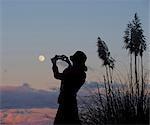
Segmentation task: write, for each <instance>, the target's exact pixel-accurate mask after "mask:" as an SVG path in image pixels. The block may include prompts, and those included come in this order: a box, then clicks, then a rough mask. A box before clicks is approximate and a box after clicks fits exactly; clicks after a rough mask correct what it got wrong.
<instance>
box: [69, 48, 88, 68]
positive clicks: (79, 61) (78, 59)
mask: <svg viewBox="0 0 150 125" xmlns="http://www.w3.org/2000/svg"><path fill="white" fill-rule="evenodd" d="M70 60H71V61H72V62H73V64H76V65H79V66H81V67H84V68H85V71H86V70H87V67H86V66H85V62H86V60H87V57H86V55H85V53H84V52H82V51H77V52H75V54H74V55H72V56H70Z"/></svg>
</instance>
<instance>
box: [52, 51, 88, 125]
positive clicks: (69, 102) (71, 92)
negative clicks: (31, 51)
mask: <svg viewBox="0 0 150 125" xmlns="http://www.w3.org/2000/svg"><path fill="white" fill-rule="evenodd" d="M58 59H61V60H63V61H66V62H67V63H68V65H69V66H68V67H67V68H66V69H65V70H64V71H63V73H59V71H58V67H57V65H56V62H57V60H58ZM86 59H87V57H86V55H85V54H84V53H83V52H82V51H77V52H76V53H75V54H74V55H73V56H70V60H71V61H72V64H71V63H70V61H69V59H68V58H67V57H66V56H64V55H62V56H57V55H56V56H55V57H54V58H52V59H51V60H52V63H53V67H52V69H53V72H54V77H55V78H56V79H59V80H61V87H60V95H59V97H58V103H59V108H58V111H57V114H56V117H55V120H54V125H62V124H65V125H66V124H69V125H72V124H73V125H81V123H80V120H79V116H78V107H77V100H76V96H77V92H78V91H79V89H80V88H81V86H82V85H83V84H84V82H85V79H86V73H85V71H87V67H86V66H85V61H86Z"/></svg>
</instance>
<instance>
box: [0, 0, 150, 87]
mask: <svg viewBox="0 0 150 125" xmlns="http://www.w3.org/2000/svg"><path fill="white" fill-rule="evenodd" d="M0 4H1V8H2V9H1V31H0V32H1V33H0V34H1V37H2V38H1V48H2V49H1V51H0V54H1V56H2V57H1V74H2V75H1V77H2V78H1V83H0V84H2V85H20V84H22V83H29V84H30V85H31V86H32V87H35V88H44V89H49V88H53V87H57V86H59V85H60V84H59V82H60V81H58V80H55V79H54V78H53V75H52V70H51V67H52V65H51V62H50V58H51V57H53V56H54V55H55V54H65V55H67V56H70V55H72V54H73V53H74V52H75V51H76V50H81V51H84V52H85V53H86V55H87V57H88V60H87V62H86V65H87V66H88V67H89V70H88V72H87V81H97V80H102V79H101V77H102V76H103V74H104V71H103V68H102V66H101V61H100V60H99V58H98V56H97V52H96V51H97V46H96V41H97V37H98V36H100V37H101V38H102V39H103V40H104V41H106V44H107V45H108V47H109V49H110V52H111V55H112V56H113V57H114V58H115V59H116V68H117V69H118V70H119V71H120V73H119V74H123V75H126V74H127V71H128V62H129V61H128V53H127V51H126V50H124V49H122V47H123V35H124V30H125V28H126V25H127V23H129V21H131V20H132V19H133V16H134V14H135V13H136V12H137V13H138V16H139V17H140V19H141V23H142V27H143V30H144V35H145V36H147V41H148V40H149V38H148V34H149V30H148V28H150V27H149V20H150V17H149V11H150V10H149V6H150V2H149V0H2V1H1V3H0ZM148 44H149V43H148ZM40 54H42V55H44V56H45V57H46V60H45V61H44V62H39V61H38V56H39V55H40ZM145 62H148V51H147V52H146V54H145ZM145 65H147V66H146V69H147V70H148V63H145ZM61 68H63V67H61ZM115 75H116V74H115ZM116 76H117V75H116Z"/></svg>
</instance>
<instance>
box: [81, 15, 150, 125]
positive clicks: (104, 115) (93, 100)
mask: <svg viewBox="0 0 150 125" xmlns="http://www.w3.org/2000/svg"><path fill="white" fill-rule="evenodd" d="M123 39H124V41H123V42H124V46H123V48H125V49H126V50H127V51H128V52H129V55H130V66H129V69H130V72H129V77H128V82H127V83H125V84H126V86H122V87H119V88H115V87H113V84H114V81H113V75H112V74H113V71H115V69H116V68H115V60H114V59H113V58H112V57H111V56H110V52H109V50H108V47H107V45H106V43H105V42H104V41H102V40H101V39H100V37H98V41H97V47H98V56H99V58H100V59H101V60H102V61H103V66H104V67H105V71H106V73H105V75H104V76H103V78H104V93H101V91H100V89H101V88H99V86H98V85H97V92H95V94H93V95H91V96H89V97H88V98H87V99H82V101H83V105H81V107H80V119H81V121H82V124H83V125H106V124H115V125H116V124H149V109H150V107H149V97H150V93H149V90H148V88H147V87H146V84H148V83H147V82H146V78H147V77H146V76H144V65H143V53H144V51H146V39H145V36H144V35H143V29H142V26H141V23H140V19H139V18H138V16H137V13H136V14H135V15H134V19H133V20H132V22H130V23H129V24H127V28H126V30H125V31H124V37H123ZM133 57H134V59H132V58H133ZM133 61H134V63H133ZM137 64H141V65H140V66H139V65H137ZM119 82H120V83H122V81H121V80H120V81H119Z"/></svg>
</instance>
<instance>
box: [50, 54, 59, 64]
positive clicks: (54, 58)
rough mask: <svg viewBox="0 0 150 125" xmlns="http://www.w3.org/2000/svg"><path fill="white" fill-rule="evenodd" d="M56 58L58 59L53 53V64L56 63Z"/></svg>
mask: <svg viewBox="0 0 150 125" xmlns="http://www.w3.org/2000/svg"><path fill="white" fill-rule="evenodd" d="M57 60H58V58H57V55H55V57H53V58H51V61H52V63H53V64H56V61H57Z"/></svg>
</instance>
